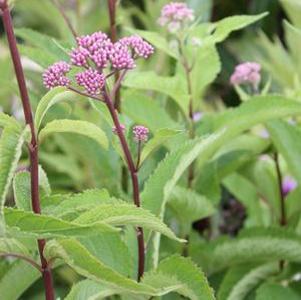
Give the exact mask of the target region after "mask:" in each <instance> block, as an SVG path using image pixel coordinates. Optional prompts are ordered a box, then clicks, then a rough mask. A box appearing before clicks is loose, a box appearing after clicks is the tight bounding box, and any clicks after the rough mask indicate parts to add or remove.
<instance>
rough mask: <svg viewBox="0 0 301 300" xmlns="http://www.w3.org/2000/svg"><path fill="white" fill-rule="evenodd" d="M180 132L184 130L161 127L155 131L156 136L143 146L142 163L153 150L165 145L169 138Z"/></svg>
mask: <svg viewBox="0 0 301 300" xmlns="http://www.w3.org/2000/svg"><path fill="white" fill-rule="evenodd" d="M180 133H183V131H179V130H172V129H161V130H158V131H157V132H155V134H154V137H153V138H152V139H151V140H150V141H149V142H147V144H146V145H145V146H144V147H143V150H142V153H141V160H140V162H141V164H142V163H143V162H144V161H145V159H146V158H147V157H148V156H149V155H150V154H151V153H152V152H153V151H155V150H156V149H157V148H159V147H160V146H163V145H164V143H166V142H167V141H168V140H169V139H171V138H172V137H174V136H175V135H177V134H180Z"/></svg>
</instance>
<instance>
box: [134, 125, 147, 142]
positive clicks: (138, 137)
mask: <svg viewBox="0 0 301 300" xmlns="http://www.w3.org/2000/svg"><path fill="white" fill-rule="evenodd" d="M133 134H134V140H135V141H136V142H146V141H147V139H148V134H149V130H148V128H146V127H144V126H142V125H137V126H135V127H134V128H133Z"/></svg>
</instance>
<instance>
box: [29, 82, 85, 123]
mask: <svg viewBox="0 0 301 300" xmlns="http://www.w3.org/2000/svg"><path fill="white" fill-rule="evenodd" d="M83 98H84V97H82V96H80V95H78V94H76V93H74V92H71V91H67V90H66V88H64V87H57V88H54V89H51V90H50V91H49V92H48V93H47V94H46V95H45V96H43V97H42V99H41V100H40V101H39V103H38V106H37V109H36V113H35V126H36V128H37V129H39V128H40V126H41V123H42V121H43V118H44V116H45V115H46V113H47V111H48V110H49V109H50V108H51V107H52V106H53V105H55V104H57V103H60V102H63V101H77V100H81V99H83Z"/></svg>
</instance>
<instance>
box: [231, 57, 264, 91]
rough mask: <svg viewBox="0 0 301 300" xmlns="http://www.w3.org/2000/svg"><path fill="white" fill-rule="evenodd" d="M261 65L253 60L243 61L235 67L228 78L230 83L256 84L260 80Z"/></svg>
mask: <svg viewBox="0 0 301 300" xmlns="http://www.w3.org/2000/svg"><path fill="white" fill-rule="evenodd" d="M260 71H261V66H260V64H258V63H255V62H245V63H242V64H239V65H237V66H236V67H235V70H234V73H233V74H232V76H231V78H230V82H231V84H232V85H240V84H246V83H249V84H252V85H253V86H257V85H258V84H259V82H260V80H261V75H260Z"/></svg>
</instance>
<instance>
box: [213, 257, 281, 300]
mask: <svg viewBox="0 0 301 300" xmlns="http://www.w3.org/2000/svg"><path fill="white" fill-rule="evenodd" d="M277 272H279V263H278V262H276V263H272V264H265V265H261V266H250V265H243V266H238V267H233V268H231V269H230V270H229V271H228V272H227V273H226V275H225V277H224V278H223V281H222V283H221V285H220V288H219V290H218V294H217V298H218V299H219V300H243V299H245V297H246V296H247V295H248V294H249V293H251V292H252V290H253V289H255V288H256V287H257V286H258V285H259V284H260V283H261V282H262V281H264V280H266V279H267V278H269V277H270V276H273V275H275V274H277Z"/></svg>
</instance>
